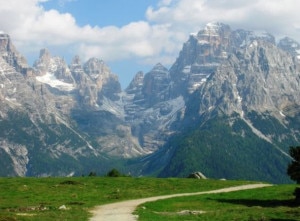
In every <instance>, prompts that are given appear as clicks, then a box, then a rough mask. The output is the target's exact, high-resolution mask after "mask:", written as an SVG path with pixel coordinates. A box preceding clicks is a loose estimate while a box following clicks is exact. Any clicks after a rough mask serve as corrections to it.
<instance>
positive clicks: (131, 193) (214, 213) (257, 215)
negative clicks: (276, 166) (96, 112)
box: [0, 177, 300, 221]
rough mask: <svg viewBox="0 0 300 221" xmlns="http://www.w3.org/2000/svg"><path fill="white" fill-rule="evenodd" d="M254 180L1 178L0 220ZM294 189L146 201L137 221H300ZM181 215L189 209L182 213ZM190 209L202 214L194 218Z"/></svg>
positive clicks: (75, 213)
mask: <svg viewBox="0 0 300 221" xmlns="http://www.w3.org/2000/svg"><path fill="white" fill-rule="evenodd" d="M249 183H254V182H248V181H221V180H197V179H182V178H169V179H158V178H130V177H118V178H112V177H72V178H64V177H60V178H53V177H49V178H0V221H16V220H33V221H34V220H43V221H44V220H45V221H47V220H73V221H74V220H81V221H82V220H88V219H89V217H90V216H91V213H90V211H91V209H92V208H93V207H95V206H97V205H102V204H106V203H112V202H118V201H124V200H128V199H137V198H144V197H150V196H157V195H168V194H174V193H187V192H200V191H207V190H214V189H220V188H224V187H230V186H238V185H243V184H249ZM294 188H295V185H278V186H274V187H268V188H263V189H255V190H246V191H241V192H234V193H226V194H225V193H224V194H214V195H201V196H193V197H180V198H174V199H168V200H162V201H157V202H152V203H146V204H145V205H142V206H140V207H139V208H138V209H137V211H136V213H137V214H138V215H139V217H140V219H139V220H151V221H153V220H155V221H156V220H157V221H159V220H286V221H290V220H300V218H299V217H300V208H299V207H297V206H296V205H294V204H293V200H292V199H293V195H292V193H293V190H294ZM182 211H188V212H187V213H183V212H182ZM193 211H203V212H204V213H201V214H197V213H196V214H194V213H193Z"/></svg>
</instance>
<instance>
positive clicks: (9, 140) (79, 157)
mask: <svg viewBox="0 0 300 221" xmlns="http://www.w3.org/2000/svg"><path fill="white" fill-rule="evenodd" d="M299 65H300V44H299V43H297V42H296V41H295V40H293V39H291V38H288V37H285V38H283V39H280V40H278V41H277V40H276V39H275V37H274V36H273V35H272V34H270V33H266V32H255V31H248V30H243V29H238V30H232V29H231V28H230V27H229V26H228V25H226V24H222V23H218V22H216V23H209V24H207V25H206V26H205V27H204V28H203V29H202V30H200V31H199V32H198V33H195V34H190V36H189V39H188V40H187V42H185V43H184V45H183V47H182V50H181V51H180V53H179V56H178V58H177V59H176V61H175V63H174V64H173V65H172V66H171V68H170V69H167V68H166V67H164V66H163V65H162V64H160V63H159V64H156V65H155V66H154V67H153V69H152V70H150V71H149V72H148V73H143V72H138V73H137V74H136V75H135V76H134V78H133V79H132V81H131V83H130V84H129V85H128V87H127V88H126V89H125V90H122V89H121V86H120V83H119V80H118V77H117V75H115V74H113V73H112V72H111V70H110V68H109V67H108V66H107V65H106V64H105V62H104V61H102V60H100V59H98V58H91V59H89V60H87V61H86V62H82V61H81V60H80V57H79V56H75V57H74V58H73V60H72V62H71V64H67V63H66V61H65V60H64V59H63V58H61V57H56V56H52V55H51V54H50V52H49V51H48V50H47V49H42V50H41V51H40V56H39V58H38V59H37V60H36V61H35V63H34V65H33V66H32V67H30V66H29V65H28V64H27V62H26V59H25V58H24V57H23V56H22V55H21V54H20V53H19V52H18V51H17V50H16V48H15V47H14V46H13V43H12V42H11V39H10V37H9V35H7V34H0V104H1V105H0V127H1V128H0V175H1V176H72V175H84V174H88V173H89V172H90V171H95V172H97V174H104V173H105V172H107V171H108V170H109V169H111V168H118V169H119V170H121V171H122V172H123V173H126V174H131V175H134V176H158V177H172V176H176V177H187V176H188V175H189V173H191V172H195V171H201V172H202V173H203V174H205V176H207V177H210V178H216V179H220V178H224V179H247V180H262V181H268V182H273V183H286V182H290V180H289V178H288V177H287V175H286V168H287V164H288V163H289V162H290V157H289V155H288V148H289V146H293V145H297V144H298V143H299V139H300V133H299V125H300V124H299V123H300V88H299V83H300V74H299V68H300V66H299Z"/></svg>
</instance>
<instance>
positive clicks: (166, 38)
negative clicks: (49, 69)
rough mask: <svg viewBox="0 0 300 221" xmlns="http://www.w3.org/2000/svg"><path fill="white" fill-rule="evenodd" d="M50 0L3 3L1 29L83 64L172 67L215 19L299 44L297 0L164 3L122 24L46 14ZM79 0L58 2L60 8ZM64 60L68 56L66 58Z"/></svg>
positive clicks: (26, 47) (28, 47) (31, 46)
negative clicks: (87, 61) (95, 60)
mask: <svg viewBox="0 0 300 221" xmlns="http://www.w3.org/2000/svg"><path fill="white" fill-rule="evenodd" d="M43 1H46V0H22V1H20V0H9V1H7V0H0V30H3V31H4V32H6V33H8V34H10V35H11V36H12V38H13V40H14V42H15V44H17V47H18V48H20V50H21V51H22V52H28V53H29V52H32V51H37V50H39V49H40V48H43V47H49V48H51V47H56V48H58V47H59V48H65V49H64V50H63V51H64V52H65V53H73V55H75V54H79V55H80V56H81V57H82V59H83V60H85V59H87V58H89V57H91V56H95V57H99V58H101V59H104V60H106V61H113V60H121V59H136V60H138V61H143V62H145V63H152V64H155V63H156V62H159V61H163V62H165V64H167V65H168V64H171V63H173V62H174V60H175V58H176V57H177V56H178V52H179V50H180V49H181V47H182V43H183V42H184V41H186V40H187V38H188V35H189V33H190V32H196V31H198V30H199V29H201V28H203V27H204V25H205V24H206V23H208V22H211V21H220V22H223V23H227V24H229V25H230V26H232V28H233V29H235V28H245V29H248V28H249V29H259V30H262V29H264V30H266V31H269V32H272V33H274V34H276V35H291V37H294V38H295V39H296V40H298V41H300V31H299V27H300V13H298V9H299V8H300V1H298V0H277V1H274V0H245V1H240V0H197V1H195V0H160V1H158V3H157V5H156V6H150V7H149V8H148V9H147V11H146V12H145V15H146V20H144V21H132V22H131V23H129V24H127V25H125V26H123V27H116V26H107V27H98V26H93V27H92V26H90V25H89V24H86V25H85V26H79V25H78V24H77V22H76V19H75V18H74V17H73V15H71V14H68V13H60V12H58V11H57V10H45V9H44V8H43V7H41V5H40V3H41V2H43ZM71 1H74V0H59V2H60V4H61V5H64V4H66V3H67V2H71ZM62 56H65V55H62Z"/></svg>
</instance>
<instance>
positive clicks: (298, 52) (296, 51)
mask: <svg viewBox="0 0 300 221" xmlns="http://www.w3.org/2000/svg"><path fill="white" fill-rule="evenodd" d="M278 47H279V48H281V49H282V50H284V51H286V52H288V53H290V54H291V55H292V56H294V57H297V58H298V59H300V44H299V43H298V42H297V41H295V40H294V39H292V38H289V37H285V38H283V39H280V41H279V42H278Z"/></svg>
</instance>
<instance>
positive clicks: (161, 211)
mask: <svg viewBox="0 0 300 221" xmlns="http://www.w3.org/2000/svg"><path fill="white" fill-rule="evenodd" d="M294 189H295V186H294V185H278V186H272V187H267V188H263V189H253V190H244V191H238V192H231V193H222V194H210V195H199V196H193V197H181V198H172V199H168V200H161V201H157V202H151V203H145V204H143V205H141V206H139V208H138V209H137V211H136V213H137V214H138V215H139V220H140V221H153V220H155V221H165V220H168V221H175V220H176V221H183V220H205V221H211V220H214V221H234V220H236V221H266V220H272V221H296V220H300V205H295V202H294V196H293V195H292V193H293V191H294Z"/></svg>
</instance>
